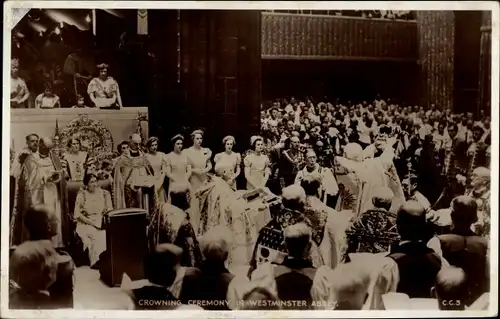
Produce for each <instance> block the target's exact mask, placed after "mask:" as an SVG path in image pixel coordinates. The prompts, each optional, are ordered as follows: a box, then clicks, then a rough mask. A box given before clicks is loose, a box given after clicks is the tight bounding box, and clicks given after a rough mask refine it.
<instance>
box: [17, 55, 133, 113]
mask: <svg viewBox="0 0 500 319" xmlns="http://www.w3.org/2000/svg"><path fill="white" fill-rule="evenodd" d="M108 69H109V65H108V64H106V63H100V64H98V65H97V66H92V67H89V66H88V61H85V57H84V56H83V53H82V50H80V49H78V50H76V51H75V52H74V53H72V54H70V55H68V57H67V58H66V60H65V61H64V65H63V68H62V70H61V67H59V68H58V74H59V75H58V77H59V79H54V77H53V76H51V75H50V74H45V73H46V72H45V71H44V70H42V71H41V72H42V73H43V74H42V78H43V89H41V88H39V85H38V86H37V85H35V84H36V83H35V84H32V85H31V90H30V88H29V87H28V84H27V83H26V81H25V80H24V79H23V78H22V77H21V76H20V60H19V59H18V58H13V59H12V60H11V90H10V106H11V108H13V109H22V108H35V109H54V108H61V107H65V108H67V107H72V108H100V109H119V108H121V107H123V103H122V99H121V94H120V88H119V85H118V82H117V81H116V80H115V79H114V78H113V77H111V76H109V74H108ZM93 70H98V76H96V77H93V75H94V72H93ZM34 73H36V72H34ZM33 90H42V91H41V92H40V91H35V92H33ZM59 95H62V96H59ZM70 96H71V97H70ZM89 103H90V104H89Z"/></svg>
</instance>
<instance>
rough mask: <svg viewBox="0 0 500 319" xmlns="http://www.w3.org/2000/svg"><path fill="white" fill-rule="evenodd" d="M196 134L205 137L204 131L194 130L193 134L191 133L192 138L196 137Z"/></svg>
mask: <svg viewBox="0 0 500 319" xmlns="http://www.w3.org/2000/svg"><path fill="white" fill-rule="evenodd" d="M196 134H200V135H201V136H203V134H204V133H203V131H202V130H194V131H193V133H191V137H194V136H195V135H196Z"/></svg>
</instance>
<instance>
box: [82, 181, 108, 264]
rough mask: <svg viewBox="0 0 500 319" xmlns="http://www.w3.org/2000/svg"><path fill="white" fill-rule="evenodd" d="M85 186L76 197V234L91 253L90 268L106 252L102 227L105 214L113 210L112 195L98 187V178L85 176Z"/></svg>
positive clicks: (104, 232)
mask: <svg viewBox="0 0 500 319" xmlns="http://www.w3.org/2000/svg"><path fill="white" fill-rule="evenodd" d="M83 183H84V185H85V187H84V188H81V189H80V191H79V192H78V195H77V196H76V202H75V218H76V220H77V226H76V233H77V234H78V236H80V238H81V239H82V242H83V246H84V248H85V249H88V251H89V259H90V266H95V264H96V262H97V261H98V260H99V255H100V254H101V253H102V252H103V251H105V250H106V231H104V230H103V229H102V228H101V227H102V217H103V214H104V213H106V212H108V211H110V210H112V209H113V204H112V201H111V194H110V193H109V192H108V191H106V190H103V189H101V188H99V187H98V186H97V176H96V175H95V174H93V173H89V174H87V175H85V178H84V179H83Z"/></svg>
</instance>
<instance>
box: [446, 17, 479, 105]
mask: <svg viewBox="0 0 500 319" xmlns="http://www.w3.org/2000/svg"><path fill="white" fill-rule="evenodd" d="M481 23H482V12H481V11H455V47H454V53H455V59H454V63H455V66H454V90H453V101H454V109H455V111H456V112H475V111H476V109H477V101H478V88H479V87H478V83H479V57H480V47H481Z"/></svg>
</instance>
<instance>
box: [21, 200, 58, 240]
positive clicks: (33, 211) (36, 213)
mask: <svg viewBox="0 0 500 319" xmlns="http://www.w3.org/2000/svg"><path fill="white" fill-rule="evenodd" d="M24 226H25V227H26V230H27V231H28V233H29V239H30V240H50V239H51V238H52V237H54V236H55V235H57V228H58V226H59V220H58V218H57V215H56V214H55V212H54V211H53V210H52V209H51V208H50V207H49V206H47V205H35V206H32V207H30V208H28V210H27V211H26V213H25V215H24Z"/></svg>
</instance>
